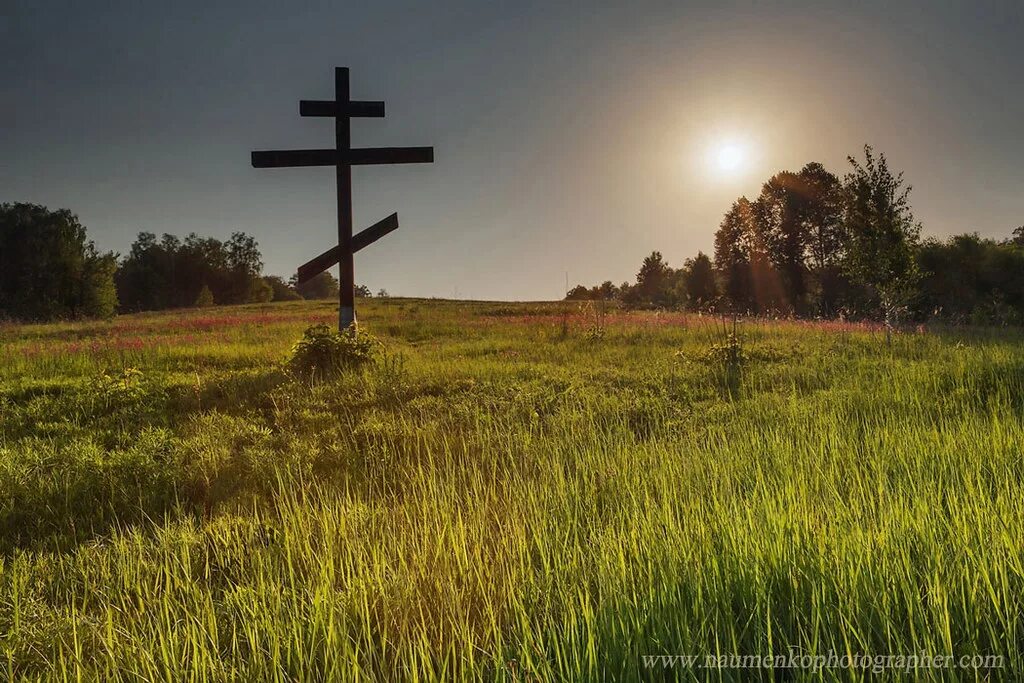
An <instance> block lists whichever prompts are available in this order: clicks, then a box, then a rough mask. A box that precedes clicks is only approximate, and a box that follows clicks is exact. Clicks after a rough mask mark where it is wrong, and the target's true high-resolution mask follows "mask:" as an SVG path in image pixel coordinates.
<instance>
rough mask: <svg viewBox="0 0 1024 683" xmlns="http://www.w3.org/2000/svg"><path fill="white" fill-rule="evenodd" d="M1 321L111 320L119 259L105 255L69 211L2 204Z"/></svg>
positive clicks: (0, 245) (0, 212)
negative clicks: (3, 319) (9, 317)
mask: <svg viewBox="0 0 1024 683" xmlns="http://www.w3.org/2000/svg"><path fill="white" fill-rule="evenodd" d="M0 255H2V256H3V262H2V265H0V316H11V317H14V318H21V319H26V320H50V319H55V318H80V317H107V316H110V315H113V313H114V310H115V308H116V307H117V295H116V291H115V289H114V282H113V276H114V270H115V268H116V257H115V256H114V254H112V253H105V254H104V253H100V252H99V251H97V250H96V247H95V245H94V244H93V243H92V242H91V241H89V240H88V239H87V236H86V229H85V227H84V226H82V224H81V223H80V222H79V220H78V217H77V216H75V215H74V214H73V213H71V212H70V211H68V210H67V209H60V210H57V211H50V210H49V209H47V208H46V207H44V206H39V205H36V204H25V203H19V204H0Z"/></svg>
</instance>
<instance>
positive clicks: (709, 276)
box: [683, 251, 718, 311]
mask: <svg viewBox="0 0 1024 683" xmlns="http://www.w3.org/2000/svg"><path fill="white" fill-rule="evenodd" d="M683 277H684V282H685V284H686V296H687V299H686V300H687V304H688V306H689V308H690V309H692V310H698V311H704V310H708V309H710V308H711V307H712V306H713V305H714V303H715V299H717V298H718V287H717V286H716V285H715V271H714V268H713V267H712V265H711V259H709V258H708V257H707V254H705V253H704V252H702V251H698V252H697V256H696V257H694V258H691V259H687V260H686V262H685V264H684V266H683Z"/></svg>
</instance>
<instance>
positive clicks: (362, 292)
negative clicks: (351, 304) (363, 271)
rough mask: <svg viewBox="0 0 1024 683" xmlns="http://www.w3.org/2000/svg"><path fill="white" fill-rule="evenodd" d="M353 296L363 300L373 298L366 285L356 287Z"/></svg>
mask: <svg viewBox="0 0 1024 683" xmlns="http://www.w3.org/2000/svg"><path fill="white" fill-rule="evenodd" d="M355 294H356V296H358V297H362V298H364V299H369V298H370V297H372V296H373V292H371V291H370V288H369V287H367V286H366V285H356V286H355Z"/></svg>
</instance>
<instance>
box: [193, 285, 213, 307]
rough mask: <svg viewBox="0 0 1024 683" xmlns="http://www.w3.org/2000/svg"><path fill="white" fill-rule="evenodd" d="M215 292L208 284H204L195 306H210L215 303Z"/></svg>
mask: <svg viewBox="0 0 1024 683" xmlns="http://www.w3.org/2000/svg"><path fill="white" fill-rule="evenodd" d="M214 303H216V302H214V300H213V292H211V291H210V288H209V287H208V286H207V285H203V288H202V289H200V290H199V295H198V296H196V301H195V307H196V308H207V307H208V306H213V305H214Z"/></svg>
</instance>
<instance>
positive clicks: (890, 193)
mask: <svg viewBox="0 0 1024 683" xmlns="http://www.w3.org/2000/svg"><path fill="white" fill-rule="evenodd" d="M864 157H865V160H864V163H861V162H859V161H858V160H857V159H855V158H853V157H848V160H849V162H850V165H851V166H852V167H853V170H852V171H850V172H849V173H848V174H847V175H846V176H845V177H844V178H843V241H844V243H845V245H846V247H845V254H844V259H843V265H844V269H845V271H846V272H847V273H848V274H849V275H850V277H851V278H852V279H853V280H854V281H856V282H858V283H860V284H862V285H863V286H864V287H866V288H867V289H868V291H869V292H870V293H871V297H872V300H873V301H872V302H869V303H875V302H876V303H875V305H877V306H878V307H880V308H881V311H882V314H883V315H884V318H885V322H886V324H887V325H889V326H891V325H892V324H894V323H895V322H896V320H897V318H898V314H899V312H900V310H901V309H902V308H903V307H905V306H906V305H907V304H908V303H909V302H910V300H911V299H912V297H913V295H914V291H915V286H916V284H917V280H918V269H917V264H916V262H915V259H914V251H915V248H916V246H917V242H918V236H919V234H920V230H921V228H920V225H919V224H918V223H917V222H916V221H915V220H914V215H913V213H912V212H911V209H910V200H909V196H910V190H911V187H910V186H909V185H906V184H905V183H904V180H903V174H902V173H898V174H896V175H893V174H892V172H891V171H890V170H889V165H888V163H887V162H886V159H885V155H884V154H879V155H878V156H877V157H876V156H875V155H874V152H873V150H872V149H871V147H870V146H869V145H865V146H864Z"/></svg>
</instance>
